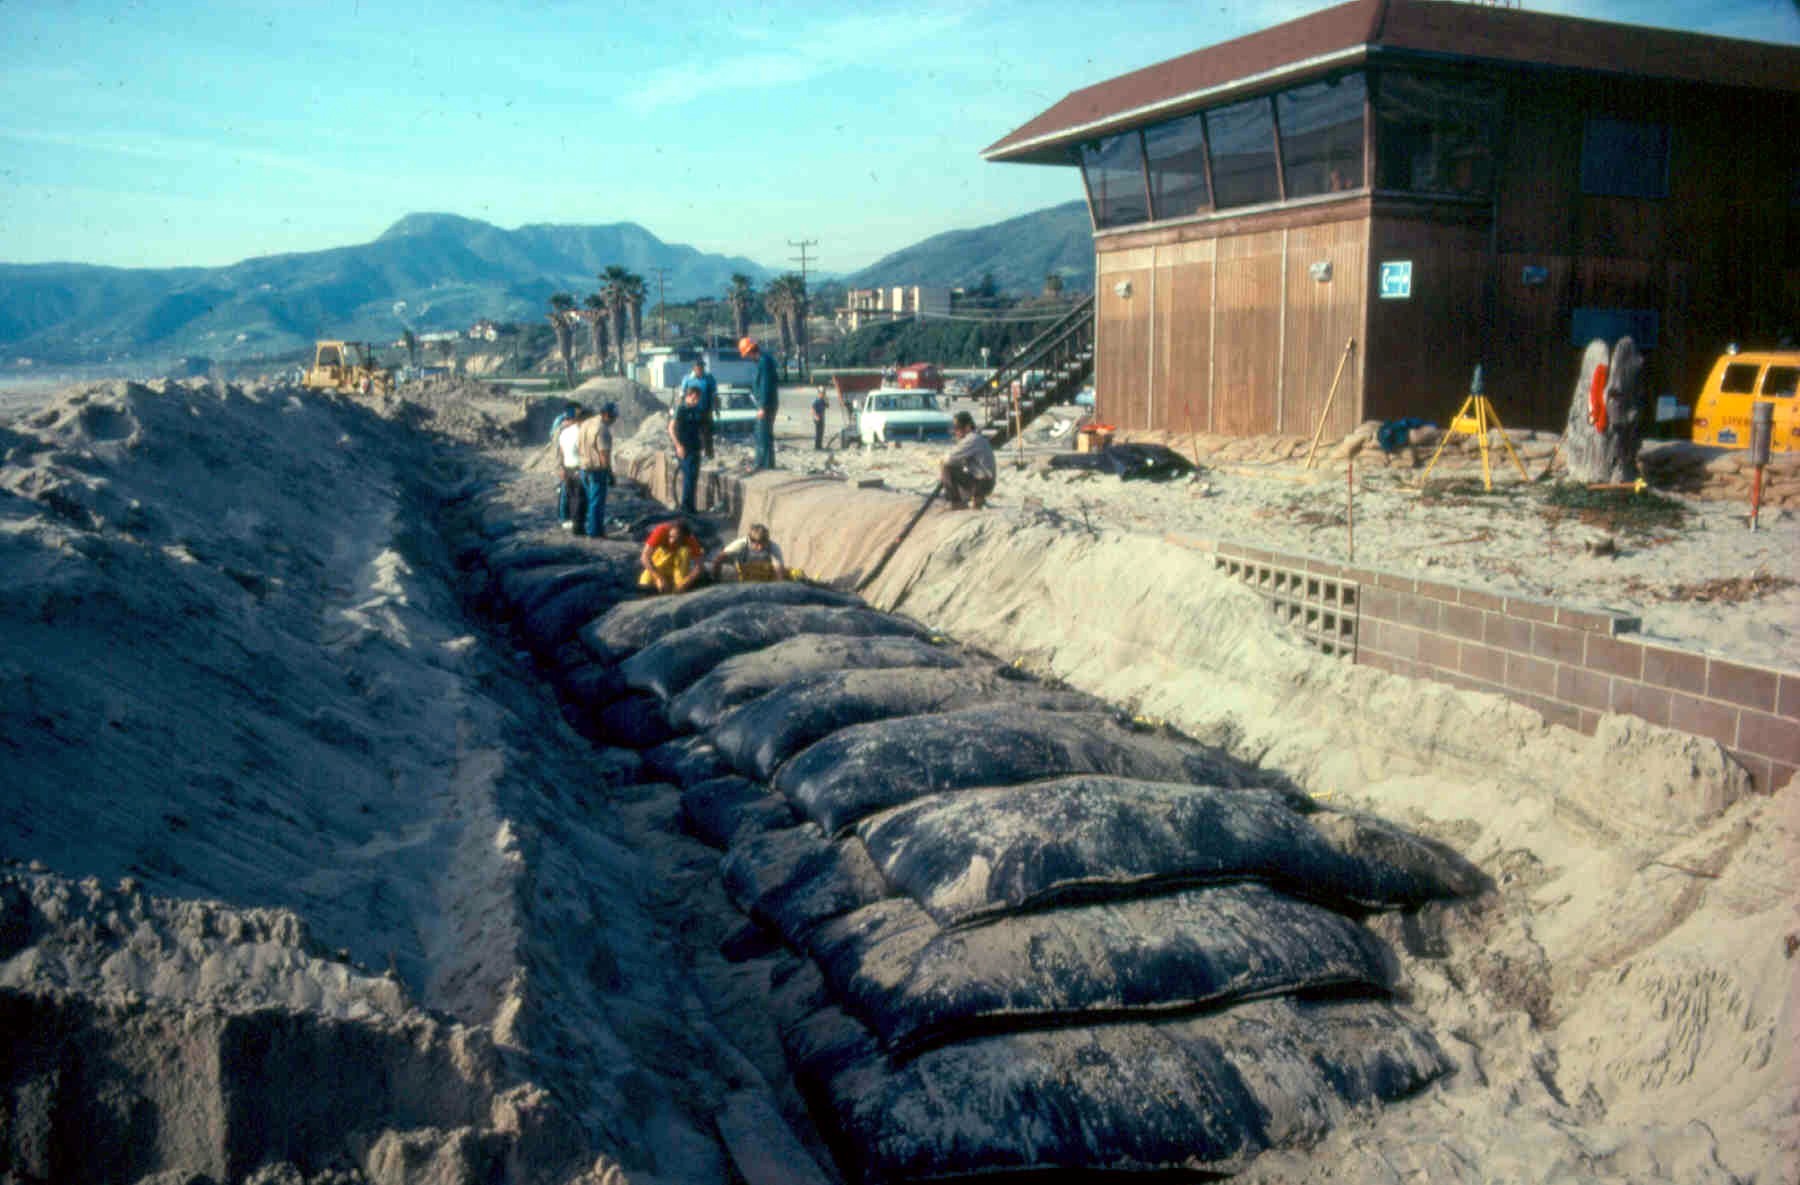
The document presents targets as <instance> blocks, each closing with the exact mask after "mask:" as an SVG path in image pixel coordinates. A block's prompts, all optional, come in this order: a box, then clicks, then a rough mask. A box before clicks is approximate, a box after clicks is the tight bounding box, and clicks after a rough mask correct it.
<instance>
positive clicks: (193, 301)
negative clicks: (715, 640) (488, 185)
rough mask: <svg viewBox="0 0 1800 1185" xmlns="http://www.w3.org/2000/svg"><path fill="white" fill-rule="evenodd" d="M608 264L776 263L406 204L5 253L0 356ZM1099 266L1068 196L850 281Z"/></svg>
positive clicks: (513, 301) (684, 267) (498, 289)
mask: <svg viewBox="0 0 1800 1185" xmlns="http://www.w3.org/2000/svg"><path fill="white" fill-rule="evenodd" d="M611 264H619V265H621V266H624V267H627V268H629V269H631V270H632V271H634V272H636V273H638V274H639V275H641V276H644V277H646V278H648V277H650V276H651V275H652V274H653V273H654V271H655V269H657V268H667V269H668V275H667V279H666V287H665V292H666V295H667V297H668V299H669V301H670V302H671V303H673V302H677V301H686V300H692V299H693V298H695V297H698V296H718V295H721V294H722V293H723V292H724V291H725V289H726V288H727V287H728V286H729V285H730V282H731V276H732V274H733V273H734V272H741V273H743V274H744V275H747V276H749V277H750V278H751V279H752V280H754V281H755V282H756V283H757V285H758V286H759V287H760V286H762V285H763V284H766V283H767V282H768V281H769V280H770V279H772V278H773V277H774V275H775V273H773V272H771V271H770V270H769V269H768V268H765V267H763V266H761V265H760V264H757V263H754V262H752V261H750V260H748V259H744V258H742V257H739V256H723V255H707V254H703V253H702V252H700V251H697V250H695V249H694V248H692V247H687V246H682V245H679V244H670V243H665V242H663V241H662V240H660V239H658V238H657V237H656V236H655V235H653V234H651V233H650V232H649V231H647V230H645V229H644V228H643V227H641V226H638V225H636V224H634V223H629V222H621V223H614V224H612V225H610V226H545V225H539V226H522V227H520V228H518V229H517V230H502V229H501V228H499V227H497V226H493V225H490V224H489V223H486V222H480V221H477V220H475V219H472V218H460V217H457V216H455V215H452V214H409V215H407V216H406V217H404V218H402V219H400V220H399V221H398V222H396V223H394V225H393V226H391V227H389V228H388V229H387V230H386V231H385V232H383V233H382V235H381V236H380V237H379V238H377V239H376V240H375V241H374V242H371V243H364V244H361V245H359V246H355V247H337V248H333V249H331V250H328V251H312V252H303V253H297V254H292V255H270V256H265V257H262V258H258V259H247V260H245V261H243V262H242V263H236V264H232V265H231V266H229V267H217V268H108V267H93V266H89V265H86V264H62V263H51V264H3V263H0V366H5V365H10V364H12V363H13V362H14V360H15V359H20V358H30V359H32V360H33V361H34V363H36V364H38V365H46V364H49V365H61V364H77V363H89V364H92V363H105V362H118V361H124V360H137V361H152V360H164V359H172V358H176V357H181V356H190V357H196V356H197V357H205V358H212V359H217V360H220V361H235V360H240V359H246V358H257V357H266V356H270V355H279V354H286V353H291V352H294V351H297V350H303V349H306V348H307V347H309V346H310V345H311V343H312V342H313V341H314V340H315V339H316V338H321V337H328V338H332V337H335V338H351V339H366V340H371V341H392V340H394V339H395V338H396V337H398V336H399V334H400V332H401V330H402V328H404V327H405V326H407V325H410V326H411V327H412V328H413V329H414V330H415V331H416V332H419V333H428V332H431V331H433V330H445V329H464V328H467V327H468V325H469V324H470V323H471V322H473V321H475V320H477V319H479V318H482V317H491V318H493V319H494V320H497V321H526V322H534V323H536V322H541V319H542V317H543V315H544V313H545V311H546V301H547V300H548V298H549V296H550V294H551V293H552V292H557V291H566V292H570V293H573V294H574V295H575V296H576V298H577V299H578V300H579V299H580V298H581V297H583V296H584V295H585V294H587V293H589V292H592V291H594V289H595V288H596V287H597V286H598V284H599V281H598V279H597V278H596V277H597V276H598V274H599V273H600V272H601V271H603V270H604V269H605V268H606V267H608V266H609V265H611ZM1093 271H1094V255H1093V240H1092V236H1091V233H1090V229H1089V226H1088V217H1087V207H1086V205H1085V204H1084V203H1082V202H1071V203H1069V204H1067V205H1062V206H1055V207H1052V208H1051V209H1048V210H1041V211H1039V212H1037V213H1035V214H1027V215H1024V216H1022V217H1019V218H1012V219H1008V220H1007V221H1005V222H1000V223H996V224H994V225H993V226H986V227H980V228H977V229H974V230H958V231H949V232H947V233H945V234H941V235H934V236H932V237H931V238H929V239H926V240H925V241H924V242H922V243H919V244H917V245H915V246H912V247H908V248H906V249H905V250H903V251H897V252H895V253H894V254H892V255H889V256H888V257H887V258H885V259H883V260H881V261H880V262H879V263H876V264H874V265H873V266H872V267H867V268H864V269H863V270H862V271H860V272H857V273H855V274H854V275H852V276H848V277H844V282H845V283H846V284H848V285H850V286H854V287H869V286H872V285H875V284H942V285H949V286H952V287H954V286H958V285H961V286H965V287H974V286H976V285H978V284H979V283H981V280H982V278H983V277H984V276H986V275H989V274H991V275H992V276H993V278H994V282H995V284H996V286H997V287H999V288H1000V289H1001V290H1003V291H1010V292H1014V293H1018V294H1029V293H1035V292H1038V291H1040V290H1041V289H1042V288H1043V284H1044V277H1045V276H1047V275H1049V274H1050V273H1052V272H1057V273H1060V274H1061V275H1062V276H1063V282H1064V285H1065V286H1066V287H1067V288H1068V289H1069V290H1071V291H1076V290H1080V291H1086V290H1091V289H1092V288H1093V282H1094V279H1093ZM820 278H821V279H823V278H824V277H823V276H821V277H820ZM399 301H405V302H406V306H405V309H404V311H403V313H397V312H396V310H395V305H396V303H397V302H399Z"/></svg>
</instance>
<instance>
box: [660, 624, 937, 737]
mask: <svg viewBox="0 0 1800 1185" xmlns="http://www.w3.org/2000/svg"><path fill="white" fill-rule="evenodd" d="M962 665H963V660H962V659H961V658H959V657H957V655H956V654H955V652H953V651H951V650H948V649H946V648H944V647H942V646H938V645H934V644H933V643H931V642H928V641H925V640H923V639H920V638H914V637H907V636H900V637H884V638H847V637H843V636H842V635H838V634H800V635H798V636H796V637H792V638H787V639H785V640H783V641H780V642H777V643H775V644H774V645H773V646H765V647H763V648H762V649H761V650H752V651H750V652H748V653H746V654H740V655H738V656H737V657H735V658H728V659H726V660H725V661H724V662H722V663H720V664H719V665H718V666H716V667H714V668H713V669H712V670H711V671H709V672H708V673H707V674H706V675H705V676H703V677H702V678H699V679H696V680H695V681H694V682H693V683H692V684H690V685H689V686H688V688H687V689H686V690H685V691H683V692H682V693H681V694H680V695H678V696H676V697H675V698H674V699H672V700H670V701H669V719H670V720H672V721H674V722H675V723H676V724H677V725H679V726H680V727H682V728H692V729H695V730H697V731H698V730H701V729H707V728H711V727H712V726H713V725H714V724H715V723H717V722H718V720H719V718H720V717H721V716H723V715H724V714H725V713H726V712H728V711H730V710H731V709H732V708H735V707H737V706H738V705H739V704H742V703H744V702H745V701H747V700H751V699H755V698H756V697H757V696H759V695H762V694H764V693H766V692H769V691H774V690H775V689H777V688H779V687H782V686H785V685H786V684H788V683H790V682H792V681H793V680H795V679H800V678H804V677H805V676H807V675H816V674H820V673H821V672H825V671H847V670H886V669H889V668H893V667H939V668H943V669H949V668H952V667H959V666H962Z"/></svg>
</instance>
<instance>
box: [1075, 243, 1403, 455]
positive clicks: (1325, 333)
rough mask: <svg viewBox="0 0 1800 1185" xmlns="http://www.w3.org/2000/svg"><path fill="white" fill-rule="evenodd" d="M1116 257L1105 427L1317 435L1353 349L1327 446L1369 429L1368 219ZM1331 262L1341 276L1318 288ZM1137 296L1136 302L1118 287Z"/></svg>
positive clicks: (1106, 255) (1099, 360)
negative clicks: (1353, 342) (1316, 269)
mask: <svg viewBox="0 0 1800 1185" xmlns="http://www.w3.org/2000/svg"><path fill="white" fill-rule="evenodd" d="M1262 225H1263V226H1264V227H1265V229H1259V230H1255V231H1252V232H1250V233H1245V234H1238V235H1206V234H1204V233H1203V232H1201V231H1197V230H1192V229H1190V230H1189V231H1188V232H1187V233H1188V237H1186V238H1184V237H1182V235H1180V234H1177V235H1171V236H1168V238H1167V240H1166V241H1162V242H1152V243H1148V244H1146V243H1143V242H1142V241H1141V240H1139V241H1138V242H1137V243H1136V244H1134V245H1131V246H1125V247H1122V248H1120V249H1116V250H1110V251H1109V250H1106V244H1105V243H1102V250H1101V253H1100V255H1099V258H1098V261H1097V265H1096V274H1097V287H1098V291H1099V300H1098V302H1097V307H1098V313H1097V316H1098V318H1099V335H1098V341H1097V343H1096V357H1095V391H1096V392H1097V399H1098V401H1099V409H1098V415H1099V418H1100V419H1101V420H1102V421H1104V422H1106V423H1110V424H1114V425H1116V426H1118V427H1120V428H1140V429H1161V430H1166V431H1173V432H1189V431H1202V432H1219V433H1225V434H1229V435H1254V434H1258V433H1265V432H1281V433H1286V434H1288V435H1310V434H1311V433H1312V432H1313V431H1314V430H1315V429H1316V428H1317V427H1318V422H1319V415H1320V413H1321V412H1322V411H1323V410H1324V407H1325V401H1326V398H1327V395H1328V393H1329V391H1330V387H1331V380H1332V377H1333V375H1334V374H1335V372H1336V370H1337V366H1338V359H1339V356H1340V355H1341V354H1342V352H1343V349H1344V343H1345V341H1347V340H1348V339H1350V338H1356V339H1358V341H1357V352H1356V354H1355V355H1354V356H1353V357H1352V358H1351V360H1350V362H1349V364H1348V365H1346V366H1345V367H1344V374H1343V378H1342V379H1341V380H1340V381H1339V385H1338V391H1337V395H1336V398H1335V399H1333V400H1332V406H1331V417H1330V423H1328V424H1327V426H1326V432H1327V434H1328V435H1343V434H1344V433H1347V432H1349V431H1350V430H1351V429H1352V428H1354V427H1355V426H1356V425H1357V424H1358V423H1360V422H1361V420H1362V419H1363V413H1362V362H1361V357H1362V344H1363V343H1362V342H1361V340H1360V339H1361V337H1362V326H1363V323H1364V320H1365V318H1366V315H1367V309H1366V293H1365V291H1364V275H1365V272H1366V270H1367V256H1368V252H1367V249H1366V246H1365V242H1366V236H1367V225H1368V224H1367V222H1366V220H1364V219H1363V218H1361V217H1357V218H1353V219H1351V220H1349V221H1342V222H1325V223H1320V222H1318V220H1317V218H1316V216H1313V217H1311V218H1309V219H1308V224H1306V225H1301V226H1296V227H1287V228H1279V229H1274V228H1266V227H1267V221H1266V220H1263V223H1262ZM1315 263H1327V264H1329V265H1330V267H1331V278H1330V279H1329V280H1327V281H1324V282H1320V281H1318V280H1315V279H1314V278H1313V277H1312V273H1311V269H1312V266H1313V265H1314V264H1315ZM1121 284H1129V285H1130V295H1129V296H1123V295H1120V292H1119V285H1121Z"/></svg>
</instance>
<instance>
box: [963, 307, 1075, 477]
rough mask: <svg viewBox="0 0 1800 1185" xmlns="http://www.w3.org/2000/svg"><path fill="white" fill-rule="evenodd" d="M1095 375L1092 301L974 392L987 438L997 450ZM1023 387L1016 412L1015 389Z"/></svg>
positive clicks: (1029, 344) (1056, 323) (1058, 322)
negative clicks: (980, 403) (981, 406)
mask: <svg viewBox="0 0 1800 1185" xmlns="http://www.w3.org/2000/svg"><path fill="white" fill-rule="evenodd" d="M1093 373H1094V298H1093V297H1092V296H1089V297H1087V298H1086V299H1084V300H1082V301H1080V302H1079V303H1077V304H1076V305H1075V306H1074V307H1072V308H1071V309H1070V310H1069V311H1068V312H1067V313H1065V314H1063V315H1062V316H1061V317H1059V318H1057V320H1056V321H1054V322H1053V323H1052V324H1051V325H1050V327H1049V328H1047V329H1045V330H1044V331H1043V332H1042V333H1039V334H1038V335H1037V336H1036V337H1034V338H1032V339H1031V340H1030V341H1028V342H1026V343H1025V346H1024V348H1023V349H1021V350H1020V351H1019V352H1018V353H1017V354H1015V355H1014V356H1013V357H1012V358H1011V359H1010V360H1008V361H1007V362H1006V363H1005V364H1004V365H1002V366H1001V367H999V368H998V369H997V370H995V371H994V372H993V373H992V374H990V375H989V376H988V377H987V378H985V379H983V380H982V381H981V383H980V385H979V386H977V387H976V388H975V390H974V392H973V394H974V396H975V398H977V399H979V400H981V401H983V403H984V404H985V405H986V408H987V420H988V428H987V435H988V439H989V440H991V441H992V442H993V443H994V445H995V446H996V447H997V446H999V445H1002V444H1005V443H1006V442H1007V441H1009V440H1011V439H1012V438H1013V437H1015V436H1017V435H1018V434H1019V433H1020V432H1022V431H1024V429H1025V426H1026V425H1028V424H1030V423H1031V422H1032V421H1033V420H1034V419H1036V418H1037V417H1038V415H1039V414H1041V413H1042V412H1043V411H1044V409H1045V408H1047V407H1052V406H1054V405H1055V404H1058V403H1066V402H1068V400H1069V399H1070V398H1072V397H1073V396H1074V394H1075V393H1076V392H1077V391H1079V390H1080V389H1081V387H1082V386H1083V384H1085V383H1086V382H1087V381H1088V379H1089V378H1090V377H1092V375H1093ZM1015 382H1016V383H1018V384H1019V399H1018V410H1017V414H1016V415H1015V414H1014V408H1013V395H1012V388H1013V384H1014V383H1015Z"/></svg>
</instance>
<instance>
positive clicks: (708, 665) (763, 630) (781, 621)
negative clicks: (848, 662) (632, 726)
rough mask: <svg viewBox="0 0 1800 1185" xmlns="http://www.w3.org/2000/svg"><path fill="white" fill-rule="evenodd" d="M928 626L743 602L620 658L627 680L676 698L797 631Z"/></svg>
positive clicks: (862, 632) (909, 632) (854, 632)
mask: <svg viewBox="0 0 1800 1185" xmlns="http://www.w3.org/2000/svg"><path fill="white" fill-rule="evenodd" d="M924 633H925V631H924V630H923V629H922V628H921V627H920V626H918V625H915V624H914V623H912V622H910V621H907V620H906V619H905V618H903V617H896V616H894V615H893V614H891V613H877V612H875V611H874V610H873V609H864V608H861V607H858V606H848V605H765V604H753V605H739V606H737V607H736V608H733V609H726V610H724V611H722V612H720V613H715V614H713V615H711V616H710V617H707V618H705V619H703V620H701V621H697V622H695V623H694V624H693V625H690V626H686V627H684V628H682V629H678V630H673V631H671V632H669V633H666V634H664V635H663V636H662V637H661V638H658V639H657V640H656V641H655V642H652V643H651V644H650V645H648V646H646V647H644V648H643V649H642V650H639V651H638V652H637V653H636V654H633V655H632V656H631V657H630V658H628V659H626V660H625V661H624V662H622V663H620V664H619V669H620V670H621V671H622V672H623V673H624V675H625V682H627V683H629V684H631V685H632V686H633V687H641V688H643V689H645V690H646V691H650V692H653V693H655V694H656V695H657V696H658V697H659V698H661V699H663V700H665V701H666V700H669V699H672V698H674V697H675V696H676V695H677V694H679V693H680V692H681V691H682V690H683V689H685V688H686V687H687V686H688V685H689V684H690V683H692V682H694V680H696V679H698V678H700V677H701V676H702V675H704V674H706V673H707V672H708V671H710V670H712V669H713V668H714V667H716V666H718V665H719V664H720V663H721V662H724V661H725V660H726V659H728V658H730V657H732V656H733V655H737V654H743V653H744V652H745V651H749V650H760V649H761V648H762V647H764V646H768V645H771V644H772V643H775V642H779V641H781V640H782V639H784V638H791V637H794V636H795V635H796V634H843V635H846V636H849V637H859V638H863V637H878V636H881V635H884V634H885V635H905V636H911V637H921V636H923V635H924Z"/></svg>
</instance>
